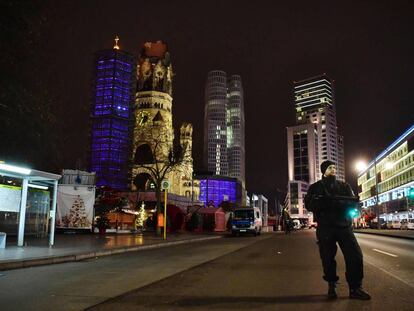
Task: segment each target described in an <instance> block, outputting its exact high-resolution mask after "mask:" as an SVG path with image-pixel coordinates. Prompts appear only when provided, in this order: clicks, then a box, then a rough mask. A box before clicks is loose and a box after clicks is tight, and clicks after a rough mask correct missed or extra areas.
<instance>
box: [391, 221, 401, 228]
mask: <svg viewBox="0 0 414 311" xmlns="http://www.w3.org/2000/svg"><path fill="white" fill-rule="evenodd" d="M390 229H401V222H400V221H399V220H393V221H391V228H390Z"/></svg>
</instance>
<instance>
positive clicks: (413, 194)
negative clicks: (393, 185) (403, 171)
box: [408, 187, 414, 199]
mask: <svg viewBox="0 0 414 311" xmlns="http://www.w3.org/2000/svg"><path fill="white" fill-rule="evenodd" d="M408 198H410V199H414V187H411V188H410V189H409V190H408Z"/></svg>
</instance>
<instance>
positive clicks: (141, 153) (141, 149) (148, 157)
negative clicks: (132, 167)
mask: <svg viewBox="0 0 414 311" xmlns="http://www.w3.org/2000/svg"><path fill="white" fill-rule="evenodd" d="M134 163H135V164H152V163H154V156H153V154H152V150H151V147H150V146H149V145H148V144H144V145H140V146H138V148H137V150H136V152H135V159H134Z"/></svg>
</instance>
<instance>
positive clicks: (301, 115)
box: [293, 74, 345, 181]
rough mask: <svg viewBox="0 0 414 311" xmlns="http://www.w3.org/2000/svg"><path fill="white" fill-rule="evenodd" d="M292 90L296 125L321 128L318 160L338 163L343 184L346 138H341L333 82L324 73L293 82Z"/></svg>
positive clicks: (339, 177) (338, 175)
mask: <svg viewBox="0 0 414 311" xmlns="http://www.w3.org/2000/svg"><path fill="white" fill-rule="evenodd" d="M293 87H294V102H295V111H296V124H306V123H314V124H319V125H320V127H319V128H318V132H317V136H318V149H319V150H318V151H319V160H320V162H321V163H322V162H323V161H325V160H331V161H333V162H335V163H336V167H337V179H338V180H342V181H344V180H345V175H344V172H345V169H344V166H343V163H342V162H343V153H344V151H343V137H342V136H340V137H339V138H338V131H337V123H336V107H335V93H334V86H333V81H332V80H331V79H330V78H329V77H328V76H327V75H326V74H323V75H320V76H316V77H312V78H309V79H305V80H302V81H298V82H294V86H293ZM320 178H321V177H319V178H318V176H317V179H320Z"/></svg>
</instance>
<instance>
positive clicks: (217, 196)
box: [194, 175, 243, 207]
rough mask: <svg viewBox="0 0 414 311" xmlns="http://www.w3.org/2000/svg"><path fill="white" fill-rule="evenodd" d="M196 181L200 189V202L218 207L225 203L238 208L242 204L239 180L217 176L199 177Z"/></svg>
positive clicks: (196, 177)
mask: <svg viewBox="0 0 414 311" xmlns="http://www.w3.org/2000/svg"><path fill="white" fill-rule="evenodd" d="M194 179H195V180H197V181H198V184H199V187H200V190H199V191H200V195H199V200H200V201H201V202H203V203H204V204H205V205H206V206H209V205H214V206H215V207H217V206H219V205H220V203H222V202H225V201H228V202H231V203H234V204H236V205H237V206H240V205H241V204H242V199H243V198H242V186H241V183H240V181H239V180H238V179H236V178H231V177H225V176H217V175H213V176H209V175H199V176H195V177H194Z"/></svg>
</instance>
